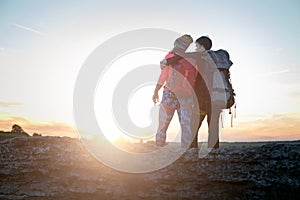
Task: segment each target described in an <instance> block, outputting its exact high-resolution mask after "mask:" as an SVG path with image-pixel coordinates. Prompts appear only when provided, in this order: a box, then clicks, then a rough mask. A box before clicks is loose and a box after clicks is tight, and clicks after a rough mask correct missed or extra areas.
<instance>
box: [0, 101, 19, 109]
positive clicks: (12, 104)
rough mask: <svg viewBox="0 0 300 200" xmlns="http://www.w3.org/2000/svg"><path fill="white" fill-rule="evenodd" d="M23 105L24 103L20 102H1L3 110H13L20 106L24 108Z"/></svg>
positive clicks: (0, 105)
mask: <svg viewBox="0 0 300 200" xmlns="http://www.w3.org/2000/svg"><path fill="white" fill-rule="evenodd" d="M22 105H23V103H20V102H14V101H0V107H1V108H12V107H18V106H22Z"/></svg>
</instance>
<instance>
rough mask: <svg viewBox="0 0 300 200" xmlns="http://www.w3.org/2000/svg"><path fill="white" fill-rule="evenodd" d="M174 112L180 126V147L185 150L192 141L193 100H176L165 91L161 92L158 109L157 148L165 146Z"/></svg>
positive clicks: (183, 98) (185, 97) (170, 93)
mask: <svg viewBox="0 0 300 200" xmlns="http://www.w3.org/2000/svg"><path fill="white" fill-rule="evenodd" d="M175 110H177V114H178V118H179V122H180V126H181V146H182V147H184V148H186V147H188V146H189V145H190V143H191V141H192V140H193V135H192V130H191V118H192V114H193V98H192V97H191V96H183V97H180V98H176V97H175V96H174V94H173V93H172V92H171V91H169V90H166V91H164V92H163V97H162V101H161V105H160V109H159V125H158V130H157V133H156V144H157V146H163V145H164V144H165V142H166V134H167V133H166V132H167V129H168V127H169V124H170V122H171V120H172V118H173V115H174V112H175Z"/></svg>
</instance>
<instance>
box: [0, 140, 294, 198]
mask: <svg viewBox="0 0 300 200" xmlns="http://www.w3.org/2000/svg"><path fill="white" fill-rule="evenodd" d="M153 148H156V147H155V146H154V145H153V144H151V143H149V144H148V143H144V144H135V145H134V148H133V149H136V150H137V151H139V152H151V151H152V150H153ZM174 151H178V149H175V150H174ZM299 152H300V142H299V141H297V142H285V143H269V144H266V145H263V146H252V147H251V146H250V147H245V146H244V147H241V148H237V147H233V148H223V149H222V148H221V149H218V150H214V151H212V152H210V153H208V154H207V155H205V157H203V158H199V149H195V148H194V149H189V150H187V151H186V152H185V153H184V154H183V155H182V156H181V158H179V159H178V160H177V161H175V162H174V163H173V164H171V165H169V166H168V167H166V168H163V169H161V170H158V171H154V172H149V173H145V174H130V173H123V172H119V171H116V170H113V169H111V168H109V167H107V166H105V165H103V164H101V163H100V162H98V161H97V160H95V159H94V158H93V157H92V156H91V155H90V154H89V153H88V152H87V150H86V149H85V148H84V147H83V146H82V143H81V142H80V141H79V140H77V139H71V138H67V137H17V138H12V139H9V140H5V141H2V142H0V199H32V198H36V199H47V198H49V199H283V198H284V199H299V197H300V196H299V192H298V191H299V189H300V163H299ZM152 162H155V160H154V161H152ZM150 163H151V162H150Z"/></svg>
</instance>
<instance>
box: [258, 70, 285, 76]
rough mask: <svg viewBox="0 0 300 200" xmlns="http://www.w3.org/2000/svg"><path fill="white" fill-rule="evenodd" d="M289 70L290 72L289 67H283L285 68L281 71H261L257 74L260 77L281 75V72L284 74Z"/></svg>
mask: <svg viewBox="0 0 300 200" xmlns="http://www.w3.org/2000/svg"><path fill="white" fill-rule="evenodd" d="M288 72H290V70H289V69H283V70H279V71H272V72H267V73H260V74H257V76H259V77H269V76H274V75H280V74H284V73H288Z"/></svg>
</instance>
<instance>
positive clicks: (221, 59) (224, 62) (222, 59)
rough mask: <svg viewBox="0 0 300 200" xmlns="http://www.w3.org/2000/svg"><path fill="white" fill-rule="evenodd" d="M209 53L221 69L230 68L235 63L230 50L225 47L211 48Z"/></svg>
mask: <svg viewBox="0 0 300 200" xmlns="http://www.w3.org/2000/svg"><path fill="white" fill-rule="evenodd" d="M208 53H209V55H210V57H211V58H212V59H213V61H214V62H215V64H216V65H217V67H218V68H219V69H229V68H230V67H231V65H232V64H233V63H232V62H231V60H230V58H229V54H228V52H227V51H225V50H223V49H220V50H217V51H212V50H210V51H208Z"/></svg>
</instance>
